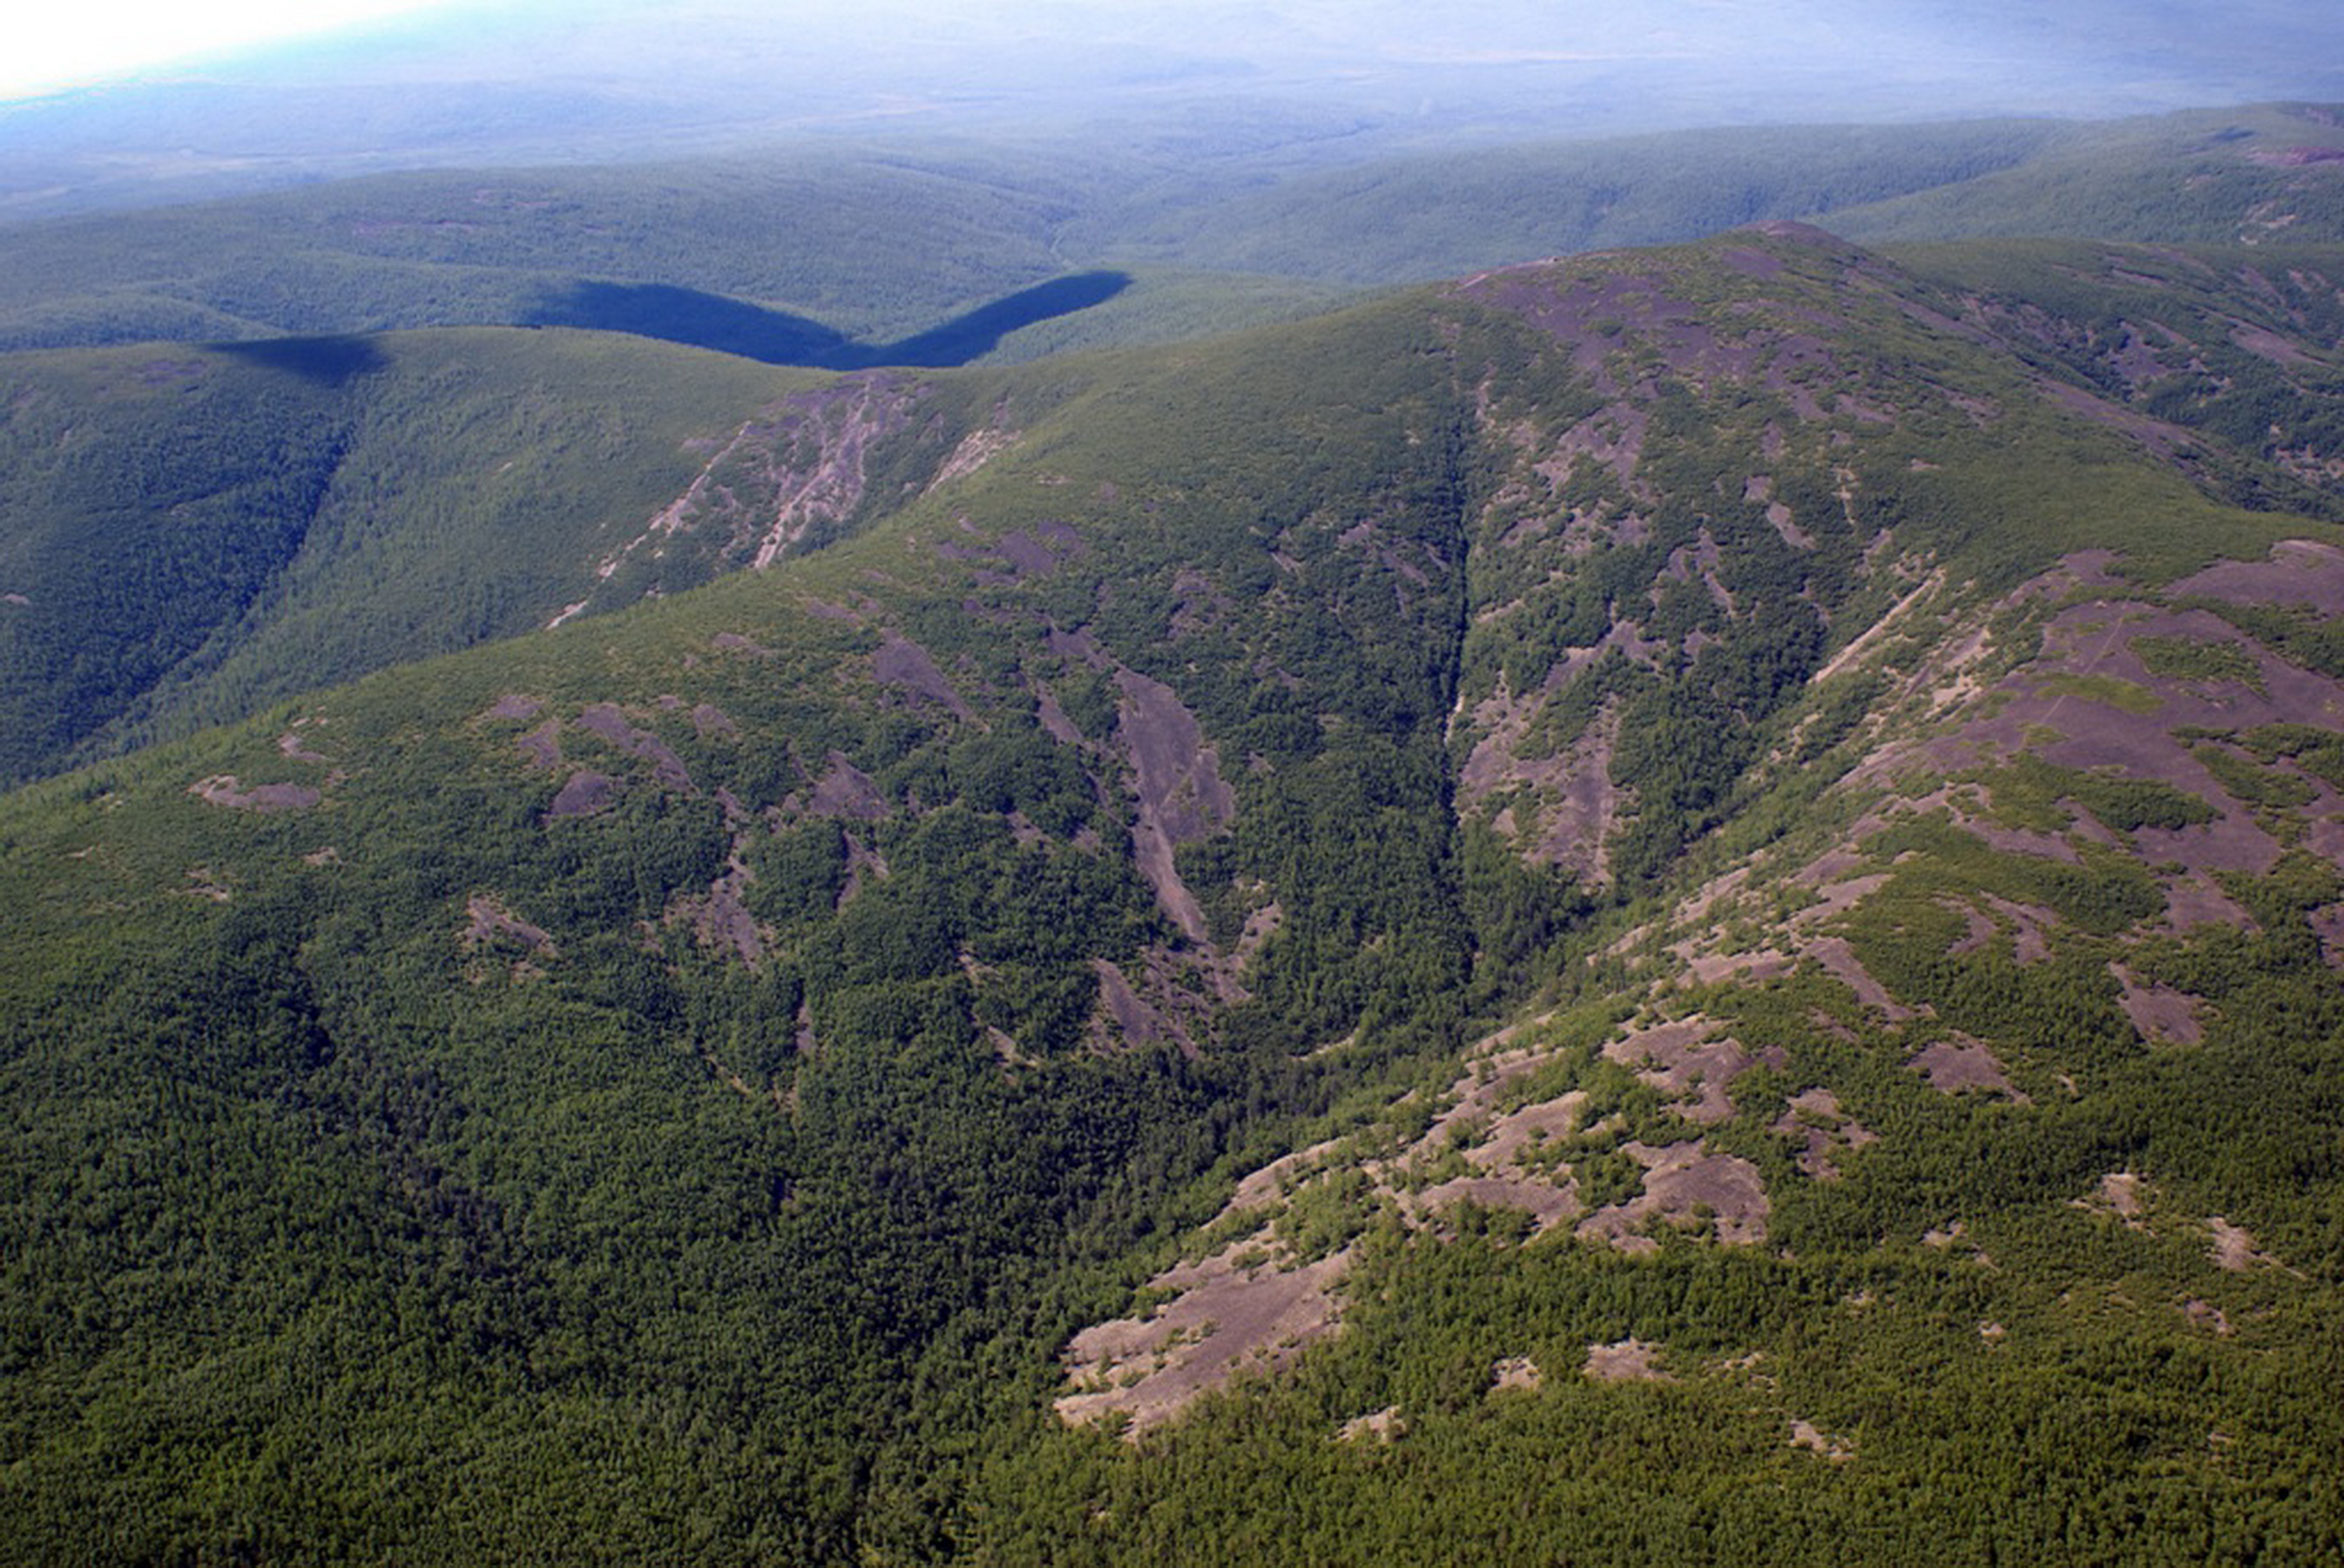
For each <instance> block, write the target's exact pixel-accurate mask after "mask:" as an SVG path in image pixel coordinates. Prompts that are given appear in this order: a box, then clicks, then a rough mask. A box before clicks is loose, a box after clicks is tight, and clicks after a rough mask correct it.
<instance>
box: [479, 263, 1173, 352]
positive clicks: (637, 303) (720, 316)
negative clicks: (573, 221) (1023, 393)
mask: <svg viewBox="0 0 2344 1568" xmlns="http://www.w3.org/2000/svg"><path fill="white" fill-rule="evenodd" d="M1130 286H1131V278H1130V276H1129V275H1128V274H1127V273H1122V272H1081V273H1076V274H1074V275H1072V276H1070V277H1066V278H1052V279H1051V280H1050V281H1049V282H1047V283H1039V284H1036V285H1035V286H1034V287H1033V288H1021V289H1019V290H1018V291H1017V292H1016V293H1015V294H1011V295H1007V296H1005V297H1004V298H999V299H995V300H994V301H993V302H992V303H991V304H988V305H981V306H979V307H978V308H977V309H974V310H971V311H969V312H968V313H967V314H966V315H964V316H956V317H955V318H954V319H951V320H949V321H946V322H945V323H944V324H943V325H941V326H938V327H933V328H930V329H928V330H927V331H925V332H922V333H919V334H917V335H916V336H914V337H910V338H905V339H900V340H899V341H896V342H894V343H857V342H854V341H852V340H850V339H847V338H845V337H844V336H843V335H842V334H840V333H839V332H837V331H835V330H834V329H831V328H828V327H825V326H823V324H822V323H821V322H819V321H816V320H813V319H810V318H808V317H804V316H795V315H792V314H791V313H790V312H788V311H786V310H769V309H765V308H764V307H763V306H761V305H752V304H749V303H747V302H746V301H744V300H740V299H732V298H726V297H725V296H723V295H721V294H703V293H702V292H700V291H699V290H698V289H693V288H670V287H668V286H667V285H664V284H653V283H591V282H590V283H578V284H575V285H572V286H571V287H570V288H566V289H564V290H562V291H561V292H560V293H559V294H555V295H551V296H549V297H547V298H544V299H543V300H541V302H540V303H539V304H538V305H537V307H536V308H535V309H531V310H530V312H529V313H528V314H526V315H525V316H523V317H522V318H521V319H520V325H521V326H524V327H585V328H591V329H594V330H597V331H602V332H631V333H633V334H634V335H636V336H637V337H642V338H657V339H661V340H662V341H663V342H669V343H683V344H688V345H690V346H691V347H692V348H695V349H714V350H716V351H717V352H718V353H721V354H737V355H739V356H741V357H742V358H743V359H755V360H758V361H759V362H761V363H763V364H767V365H803V366H806V367H809V368H811V369H820V370H862V369H870V368H872V367H874V366H876V365H916V366H920V367H923V368H928V369H944V368H947V367H950V366H954V365H965V364H967V363H968V362H969V361H970V360H972V359H979V358H982V357H983V356H985V355H986V354H989V353H991V352H992V351H993V350H994V349H996V348H998V347H999V346H1000V344H1001V340H1002V339H1004V338H1005V337H1007V336H1008V335H1009V334H1010V333H1012V332H1015V331H1016V330H1017V329H1019V328H1021V327H1030V326H1032V325H1034V324H1035V323H1036V322H1037V321H1047V320H1051V319H1054V318H1056V317H1060V316H1070V315H1072V314H1074V313H1075V312H1076V311H1077V310H1087V309H1090V308H1091V307H1093V306H1094V305H1101V304H1104V303H1106V301H1107V300H1109V299H1112V298H1115V297H1116V295H1118V294H1120V293H1122V292H1123V291H1124V290H1125V289H1126V288H1129V287H1130Z"/></svg>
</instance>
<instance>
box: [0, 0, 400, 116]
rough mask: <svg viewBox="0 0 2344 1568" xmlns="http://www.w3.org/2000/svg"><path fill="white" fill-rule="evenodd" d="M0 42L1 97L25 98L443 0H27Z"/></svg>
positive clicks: (386, 14)
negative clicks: (90, 1) (81, 1)
mask: <svg viewBox="0 0 2344 1568" xmlns="http://www.w3.org/2000/svg"><path fill="white" fill-rule="evenodd" d="M21 3H22V5H23V8H22V9H21V10H19V11H18V12H17V14H16V15H15V16H14V17H12V18H11V19H10V21H9V23H8V26H7V41H6V46H5V48H0V97H10V98H13V97H22V96H26V95H28V94H33V93H51V92H56V91H59V90H61V89H64V88H67V87H76V86H86V85H88V84H90V83H93V82H98V81H103V80H106V79H108V78H111V77H115V76H124V75H127V74H130V73H133V72H136V71H141V70H147V69H152V68H155V67H157V66H172V65H177V64H181V63H184V62H186V61H188V60H191V59H198V58H201V57H203V56H207V55H215V54H218V53H221V52H223V51H226V50H230V49H237V48H242V47H245V46H248V45H252V44H260V43H268V42H273V41H275V40H278V39H281V38H291V37H297V36H299V35H305V34H312V33H321V32H327V31H330V30H331V29H333V28H336V27H339V26H344V25H348V24H349V23H352V22H359V21H368V20H371V19H374V18H377V17H381V16H390V15H400V14H403V13H407V12H416V11H428V10H435V9H440V8H441V5H442V4H443V3H444V0H197V3H196V4H189V0H120V3H118V4H115V5H74V4H71V3H70V0H63V3H60V0H21Z"/></svg>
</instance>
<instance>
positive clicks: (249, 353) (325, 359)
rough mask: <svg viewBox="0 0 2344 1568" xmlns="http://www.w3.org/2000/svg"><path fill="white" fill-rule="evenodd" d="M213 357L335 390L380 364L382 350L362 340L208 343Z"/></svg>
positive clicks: (267, 339) (207, 346)
mask: <svg viewBox="0 0 2344 1568" xmlns="http://www.w3.org/2000/svg"><path fill="white" fill-rule="evenodd" d="M205 347H206V348H207V349H210V350H211V351H212V352H213V353H215V354H227V355H231V356H233V357H235V358H236V359H242V360H245V361H246V362H248V363H249V364H254V365H258V366H260V367H261V368H262V369H268V370H289V371H290V372H292V373H293V374H294V375H296V376H298V377H300V378H301V379H304V380H308V381H316V382H318V383H319V384H320V385H323V386H328V387H338V386H340V385H341V384H342V383H343V382H345V381H351V380H355V379H358V378H359V377H360V376H363V375H365V374H366V373H367V372H369V370H379V369H381V368H382V366H383V364H384V359H383V353H382V350H381V349H379V348H378V347H376V346H375V344H374V343H373V342H372V341H371V340H370V339H365V338H257V339H251V340H249V341H243V342H227V343H208V344H206V345H205Z"/></svg>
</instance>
